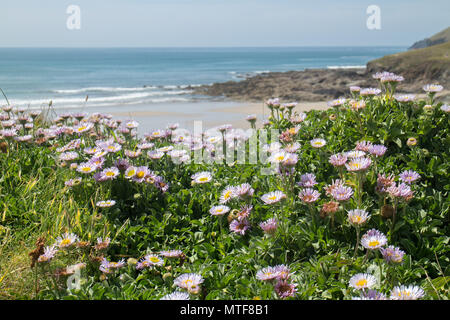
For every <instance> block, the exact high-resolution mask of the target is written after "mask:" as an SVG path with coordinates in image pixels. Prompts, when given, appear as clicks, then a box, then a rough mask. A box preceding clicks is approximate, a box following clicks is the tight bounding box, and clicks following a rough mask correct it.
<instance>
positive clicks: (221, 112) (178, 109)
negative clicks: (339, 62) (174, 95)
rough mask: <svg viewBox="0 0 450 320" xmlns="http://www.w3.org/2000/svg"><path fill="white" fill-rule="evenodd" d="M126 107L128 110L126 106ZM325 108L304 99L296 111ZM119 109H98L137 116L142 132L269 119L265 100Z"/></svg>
mask: <svg viewBox="0 0 450 320" xmlns="http://www.w3.org/2000/svg"><path fill="white" fill-rule="evenodd" d="M119 108H120V109H119ZM125 108H126V110H124V109H125ZM326 108H327V102H326V101H323V102H303V103H299V104H298V105H297V106H296V108H295V109H294V111H297V112H302V111H308V110H312V109H317V110H325V109H326ZM118 109H119V110H120V111H119V110H117V111H112V112H111V108H109V112H108V111H107V110H96V111H98V112H107V113H109V114H112V115H113V117H114V118H115V119H134V120H136V121H138V122H139V123H140V130H139V132H140V133H145V132H147V131H149V130H151V129H157V128H165V127H166V126H167V125H168V124H170V123H179V124H180V127H184V128H186V129H192V128H193V126H194V122H195V121H201V122H202V126H203V128H205V129H206V128H212V127H216V126H220V125H222V124H231V125H233V127H235V128H248V127H249V123H248V122H247V121H246V120H245V118H246V117H247V116H248V115H250V114H255V115H256V116H257V118H258V123H257V124H261V121H262V120H264V119H267V117H268V116H269V114H270V111H269V109H268V108H267V107H266V106H265V104H264V103H263V102H260V103H256V102H233V101H213V102H189V103H172V104H162V105H134V106H126V107H118ZM162 110H164V111H162ZM84 111H87V110H84ZM72 112H73V111H72Z"/></svg>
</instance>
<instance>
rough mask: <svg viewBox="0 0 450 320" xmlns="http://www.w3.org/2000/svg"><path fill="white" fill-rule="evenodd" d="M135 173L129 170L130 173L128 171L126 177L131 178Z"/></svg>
mask: <svg viewBox="0 0 450 320" xmlns="http://www.w3.org/2000/svg"><path fill="white" fill-rule="evenodd" d="M135 173H136V171H134V170H130V171H128V173H127V177H132V176H134V174H135Z"/></svg>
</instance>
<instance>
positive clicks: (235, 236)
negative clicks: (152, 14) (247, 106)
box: [0, 46, 450, 299]
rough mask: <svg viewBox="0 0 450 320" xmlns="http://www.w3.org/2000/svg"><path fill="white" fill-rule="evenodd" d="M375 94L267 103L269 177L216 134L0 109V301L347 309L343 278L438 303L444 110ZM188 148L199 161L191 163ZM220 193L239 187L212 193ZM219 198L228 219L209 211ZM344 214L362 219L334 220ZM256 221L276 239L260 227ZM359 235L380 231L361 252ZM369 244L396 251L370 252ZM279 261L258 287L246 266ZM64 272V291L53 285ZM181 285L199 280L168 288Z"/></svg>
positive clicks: (443, 275)
mask: <svg viewBox="0 0 450 320" xmlns="http://www.w3.org/2000/svg"><path fill="white" fill-rule="evenodd" d="M437 47H440V46H437ZM417 52H418V53H419V54H420V52H421V50H417V51H414V52H413V54H415V53H417ZM382 88H383V90H384V93H382V94H381V95H377V94H373V95H364V96H362V95H359V94H358V93H357V92H358V91H354V92H355V93H354V96H353V99H352V100H350V99H346V100H343V99H342V100H336V101H333V102H332V106H333V107H330V108H329V109H328V110H326V111H315V110H313V111H310V112H307V113H306V114H303V113H301V114H297V113H293V112H292V108H293V105H281V104H280V103H279V102H278V101H276V100H272V101H269V102H268V107H269V108H270V110H271V113H272V116H271V118H270V119H269V121H268V123H266V124H265V129H275V130H279V131H280V132H281V133H282V134H281V136H280V145H278V147H277V144H275V143H273V144H270V145H267V147H269V149H272V156H271V157H270V158H269V159H270V161H271V162H272V163H278V165H279V170H281V171H278V172H276V173H274V174H271V175H265V174H263V171H262V169H267V168H269V167H270V165H271V164H270V163H266V162H263V161H259V162H258V163H257V164H251V163H238V162H233V163H232V164H230V163H229V162H227V163H225V161H224V160H223V159H222V158H220V157H219V156H218V155H219V154H220V152H221V151H222V147H224V145H222V144H221V143H222V142H223V141H224V140H225V141H226V143H227V146H228V147H229V145H230V143H231V142H232V141H233V145H234V143H235V142H234V141H235V140H233V139H236V140H237V141H238V145H244V146H245V147H246V152H249V150H250V145H249V143H250V141H251V140H252V139H251V138H249V137H248V136H247V137H246V136H243V135H242V134H238V133H236V132H234V131H233V129H230V128H228V127H226V126H224V127H222V128H221V129H222V130H221V131H220V132H219V133H217V134H216V135H209V136H208V135H206V136H205V139H206V142H205V141H204V144H200V145H199V144H198V143H197V142H198V141H197V140H196V139H197V138H198V137H189V136H188V135H182V134H181V133H180V131H177V130H175V127H172V129H164V130H158V131H154V132H152V133H150V134H148V135H145V137H136V136H134V135H133V132H134V131H135V130H136V126H137V125H138V124H137V123H136V122H135V121H125V122H122V123H120V124H119V123H117V122H115V121H114V120H111V119H110V118H109V117H108V116H107V115H100V114H93V115H91V116H89V117H88V116H87V115H84V114H75V115H67V114H65V115H60V116H59V117H58V118H57V119H55V121H54V124H53V125H52V126H50V125H46V124H43V123H42V122H39V119H40V118H39V116H38V114H37V113H30V112H27V111H25V110H20V109H13V108H11V107H4V108H3V110H4V112H3V113H2V117H3V118H2V120H3V121H2V127H3V128H2V130H1V135H2V136H3V138H2V140H1V146H0V147H1V150H2V152H1V153H0V169H1V172H2V176H1V178H0V222H1V225H0V297H1V298H3V299H160V298H162V297H163V296H165V295H167V294H170V293H172V292H174V291H175V290H180V291H183V292H188V293H189V296H190V298H191V299H253V298H261V299H277V298H287V299H352V298H353V297H361V294H362V293H363V292H366V291H361V290H357V289H355V288H354V287H355V286H364V283H365V282H364V281H365V280H364V279H363V280H364V281H358V282H357V283H354V282H352V281H350V279H352V277H353V276H354V275H357V274H360V273H362V274H365V273H368V274H372V275H373V276H374V277H375V278H376V283H374V284H373V286H372V285H369V284H367V283H366V285H367V286H369V287H371V286H372V288H373V289H376V290H377V291H378V292H379V293H381V294H383V295H384V296H386V297H387V298H390V297H391V294H392V295H395V296H396V297H399V296H400V297H403V298H408V294H410V296H409V298H414V294H411V292H410V291H408V292H403V291H402V290H400V291H395V287H397V286H400V285H407V286H409V285H411V286H417V287H420V288H421V290H423V293H424V295H423V299H448V298H449V285H448V283H449V280H450V278H449V271H450V265H449V254H448V253H449V252H448V248H449V246H448V243H449V203H450V201H449V190H450V180H449V176H448V171H449V162H448V159H449V151H450V150H449V146H450V141H449V139H450V138H449V121H450V118H449V107H448V106H442V105H441V103H439V104H435V103H434V102H433V99H432V97H433V94H430V100H427V101H412V99H409V98H408V99H405V97H398V96H395V95H394V91H395V84H394V83H390V84H389V85H388V84H386V85H385V86H384V85H383V86H382ZM386 89H389V90H386ZM361 92H363V91H361ZM430 103H431V106H426V105H428V104H430ZM30 117H32V118H31V119H30ZM249 121H250V123H251V125H252V126H254V122H253V120H252V118H249ZM30 123H34V126H31V125H30ZM228 134H231V135H233V136H232V137H233V139H231V140H230V139H228V140H227V139H226V138H227V137H228V138H229V137H230V136H229V135H228ZM253 134H257V135H258V137H259V138H261V137H262V136H263V131H261V130H258V131H256V132H253ZM270 137H271V140H269V142H275V136H274V135H271V136H270ZM189 139H192V140H189ZM316 139H323V140H316ZM259 141H260V144H259V147H261V148H262V147H263V145H264V144H265V143H264V142H262V140H259ZM191 142H193V143H191ZM311 142H313V143H311ZM217 143H219V144H217ZM186 146H188V151H186V152H183V151H180V152H179V153H176V152H173V150H178V149H181V147H184V148H185V147H186ZM172 147H173V148H174V149H173V150H170V149H171V148H172ZM191 147H193V148H192V149H191ZM385 148H387V149H385ZM198 150H203V152H204V155H208V156H209V157H212V158H209V159H213V160H214V161H213V162H212V163H207V162H206V161H203V162H201V163H196V161H191V160H190V159H191V158H193V157H194V156H195V152H198ZM349 152H350V153H349ZM333 155H339V157H340V159H341V160H342V159H344V162H343V163H341V164H338V163H337V162H338V161H337V160H336V159H335V157H332V156H333ZM118 160H120V161H119V162H117V161H118ZM124 160H126V162H125V161H124ZM260 160H262V159H260ZM335 160H336V161H335ZM344 163H345V164H344ZM82 168H87V169H82ZM108 168H109V169H111V170H110V171H108V170H107V169H108ZM407 170H412V171H413V173H409V174H408V173H407V174H405V173H404V172H405V171H407ZM91 171H92V172H91ZM108 172H109V173H108ZM111 172H112V173H111ZM198 173H201V174H200V175H196V174H198ZM307 173H311V174H313V176H312V175H306V174H307ZM402 173H403V174H402ZM414 174H418V175H419V177H417V176H415V175H414ZM77 177H81V180H76V178H77ZM71 179H72V180H71ZM338 179H341V180H340V182H338V181H336V180H338ZM246 183H247V184H249V186H245V185H244V186H243V185H242V184H246ZM299 183H300V184H299ZM231 186H241V187H240V189H236V188H234V189H229V190H233V191H232V192H231V193H228V194H227V192H224V190H226V188H227V187H231ZM333 188H334V189H336V188H344V189H341V190H345V192H337V193H333V191H332V190H333ZM313 190H315V191H316V193H314V192H313ZM274 191H279V193H278V194H277V195H276V196H272V195H271V194H270V192H274ZM308 192H310V193H311V195H310V196H309V195H308V194H309V193H308ZM317 192H318V193H320V196H319V197H317V196H316V195H317ZM344 198H345V199H344ZM221 199H222V201H221ZM105 200H114V202H115V203H114V202H111V203H101V202H100V201H105ZM220 203H222V205H225V206H227V207H228V208H229V209H230V211H229V212H228V213H226V214H224V215H222V216H221V215H219V213H220V211H217V210H218V209H217V208H215V209H214V210H216V211H214V210H213V211H212V212H214V213H216V214H217V215H213V214H211V213H210V212H211V209H212V208H213V207H214V206H218V205H219V204H220ZM222 209H224V208H222ZM355 209H361V210H365V212H366V213H368V214H369V216H370V218H369V219H368V220H367V221H366V222H364V219H363V217H362V215H356V216H355V217H356V218H354V220H349V218H348V214H349V211H351V210H355ZM225 211H226V210H225ZM356 213H358V212H356ZM270 218H275V219H276V220H277V227H276V229H275V230H273V229H272V230H271V229H269V228H267V229H266V230H263V228H261V227H260V223H261V222H264V221H268V219H270ZM247 227H249V228H247ZM371 229H376V230H377V232H378V235H377V237H378V236H380V234H379V233H381V234H382V235H381V236H380V237H379V238H377V239H378V240H376V241H375V240H371V241H370V242H364V240H367V239H368V238H367V234H368V231H369V230H371ZM271 231H274V232H271ZM369 233H370V232H369ZM382 236H386V240H387V243H382V238H383V237H382ZM98 238H101V239H98ZM107 238H108V239H109V240H110V241H108V240H107ZM38 239H39V240H38ZM361 239H362V240H363V241H358V240H361ZM378 244H379V245H382V247H385V248H387V247H388V246H394V247H395V248H398V249H396V250H397V251H395V252H394V251H393V252H394V255H392V256H389V255H388V252H385V254H384V255H383V254H382V250H380V249H378V247H377V245H378ZM52 245H55V247H54V249H55V252H53V254H52V253H51V252H50V251H46V252H45V253H44V249H45V248H47V247H50V246H52ZM371 248H372V249H371ZM47 250H48V248H47ZM168 250H181V251H182V253H177V252H175V251H172V252H171V253H172V255H174V256H175V257H174V258H170V257H169V256H168V255H167V253H166V254H164V251H168ZM398 250H401V251H403V252H404V253H405V254H404V255H402V254H400V253H399V251H398ZM32 251H34V253H32V254H31V255H30V256H29V253H30V252H32ZM104 259H106V260H104ZM122 259H123V260H122ZM32 261H33V267H30V265H31V262H32ZM112 261H114V262H116V263H115V264H114V263H111V262H112ZM162 263H163V264H162ZM161 264H162V265H161ZM279 265H284V268H285V269H284V270H288V272H287V273H285V274H284V276H283V275H282V273H280V272H279V271H276V272H275V276H274V277H275V278H277V279H278V280H276V279H273V277H272V279H273V280H266V281H264V280H262V278H264V277H269V274H268V273H266V274H261V272H259V271H261V270H262V269H264V268H267V267H275V266H279ZM74 266H75V267H74ZM281 269H283V267H281ZM76 270H79V274H80V278H79V279H80V282H79V283H77V282H76V281H75V282H74V283H77V284H79V285H80V287H79V288H72V289H70V290H69V289H68V286H67V279H75V280H76V279H78V278H73V277H72V276H73V275H74V274H78V271H76ZM277 270H279V269H277ZM183 274H198V275H200V276H201V278H202V279H203V280H204V281H203V282H201V281H199V282H198V284H197V285H190V284H189V282H181V285H180V283H179V282H178V281H177V280H176V279H177V278H178V277H180V276H182V275H183ZM70 277H72V278H70ZM283 277H284V278H288V279H287V280H283V279H284V278H283ZM178 279H179V278H178ZM283 281H285V282H283ZM271 282H272V283H271ZM177 283H178V287H181V288H177ZM183 283H184V287H183ZM280 283H281V284H283V283H284V287H283V286H281V287H280V286H279V284H280ZM191 284H192V282H191ZM295 285H296V287H294V286H295ZM274 288H275V289H276V290H274ZM393 290H394V292H393ZM366 294H368V293H367V292H366ZM419 296H420V297H421V298H422V295H421V294H419V295H418V296H416V298H417V297H419Z"/></svg>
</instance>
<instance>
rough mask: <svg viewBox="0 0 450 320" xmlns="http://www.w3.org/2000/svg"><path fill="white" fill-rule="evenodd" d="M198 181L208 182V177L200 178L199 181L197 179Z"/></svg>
mask: <svg viewBox="0 0 450 320" xmlns="http://www.w3.org/2000/svg"><path fill="white" fill-rule="evenodd" d="M198 181H200V182H206V181H208V177H201V178H200V179H198Z"/></svg>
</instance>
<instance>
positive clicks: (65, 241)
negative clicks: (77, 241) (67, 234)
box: [60, 239, 71, 247]
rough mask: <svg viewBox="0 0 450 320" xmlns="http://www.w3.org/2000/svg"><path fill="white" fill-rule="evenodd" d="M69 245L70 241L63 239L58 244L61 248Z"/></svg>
mask: <svg viewBox="0 0 450 320" xmlns="http://www.w3.org/2000/svg"><path fill="white" fill-rule="evenodd" d="M70 243H71V241H70V239H63V240H62V241H61V243H60V245H61V246H63V247H64V246H67V245H69V244H70Z"/></svg>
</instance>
